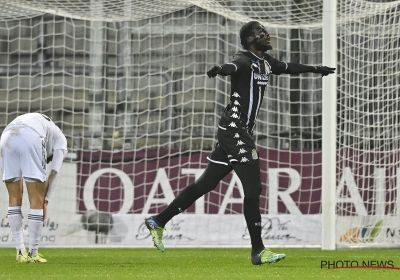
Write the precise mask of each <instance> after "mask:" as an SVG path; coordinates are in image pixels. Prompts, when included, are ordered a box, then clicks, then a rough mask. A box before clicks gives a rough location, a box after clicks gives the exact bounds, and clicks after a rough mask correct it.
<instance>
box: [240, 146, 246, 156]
mask: <svg viewBox="0 0 400 280" xmlns="http://www.w3.org/2000/svg"><path fill="white" fill-rule="evenodd" d="M245 153H247V151H246V150H245V149H243V148H240V150H239V155H240V154H245Z"/></svg>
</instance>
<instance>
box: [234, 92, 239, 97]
mask: <svg viewBox="0 0 400 280" xmlns="http://www.w3.org/2000/svg"><path fill="white" fill-rule="evenodd" d="M232 96H233V97H236V98H240V95H239V93H237V92H234V93H233V94H232Z"/></svg>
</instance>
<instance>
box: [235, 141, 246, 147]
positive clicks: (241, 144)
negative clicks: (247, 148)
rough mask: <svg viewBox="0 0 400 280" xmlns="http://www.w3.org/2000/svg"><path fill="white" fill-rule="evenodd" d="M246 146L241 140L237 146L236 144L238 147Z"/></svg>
mask: <svg viewBox="0 0 400 280" xmlns="http://www.w3.org/2000/svg"><path fill="white" fill-rule="evenodd" d="M243 145H244V142H243V141H242V140H239V141H238V142H237V144H236V146H243Z"/></svg>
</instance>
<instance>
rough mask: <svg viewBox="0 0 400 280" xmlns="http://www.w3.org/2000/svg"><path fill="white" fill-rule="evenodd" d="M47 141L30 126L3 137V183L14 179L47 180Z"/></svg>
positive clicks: (0, 149) (0, 144) (12, 131)
mask: <svg viewBox="0 0 400 280" xmlns="http://www.w3.org/2000/svg"><path fill="white" fill-rule="evenodd" d="M44 141H45V139H44V138H43V137H40V135H39V134H38V133H37V132H36V131H34V130H33V129H32V128H30V127H28V126H23V127H21V126H19V127H14V128H11V129H9V130H7V131H5V132H3V134H2V135H1V139H0V151H1V159H0V161H1V167H2V172H3V181H6V180H10V179H14V178H26V179H28V180H30V181H32V179H36V180H38V181H41V182H44V181H46V180H47V172H46V163H47V152H46V148H45V143H44Z"/></svg>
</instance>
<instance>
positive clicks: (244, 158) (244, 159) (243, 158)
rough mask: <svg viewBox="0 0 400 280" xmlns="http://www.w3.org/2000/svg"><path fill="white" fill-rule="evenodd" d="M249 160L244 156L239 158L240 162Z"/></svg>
mask: <svg viewBox="0 0 400 280" xmlns="http://www.w3.org/2000/svg"><path fill="white" fill-rule="evenodd" d="M248 161H249V160H248V159H247V158H246V157H242V159H241V160H240V162H248Z"/></svg>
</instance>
